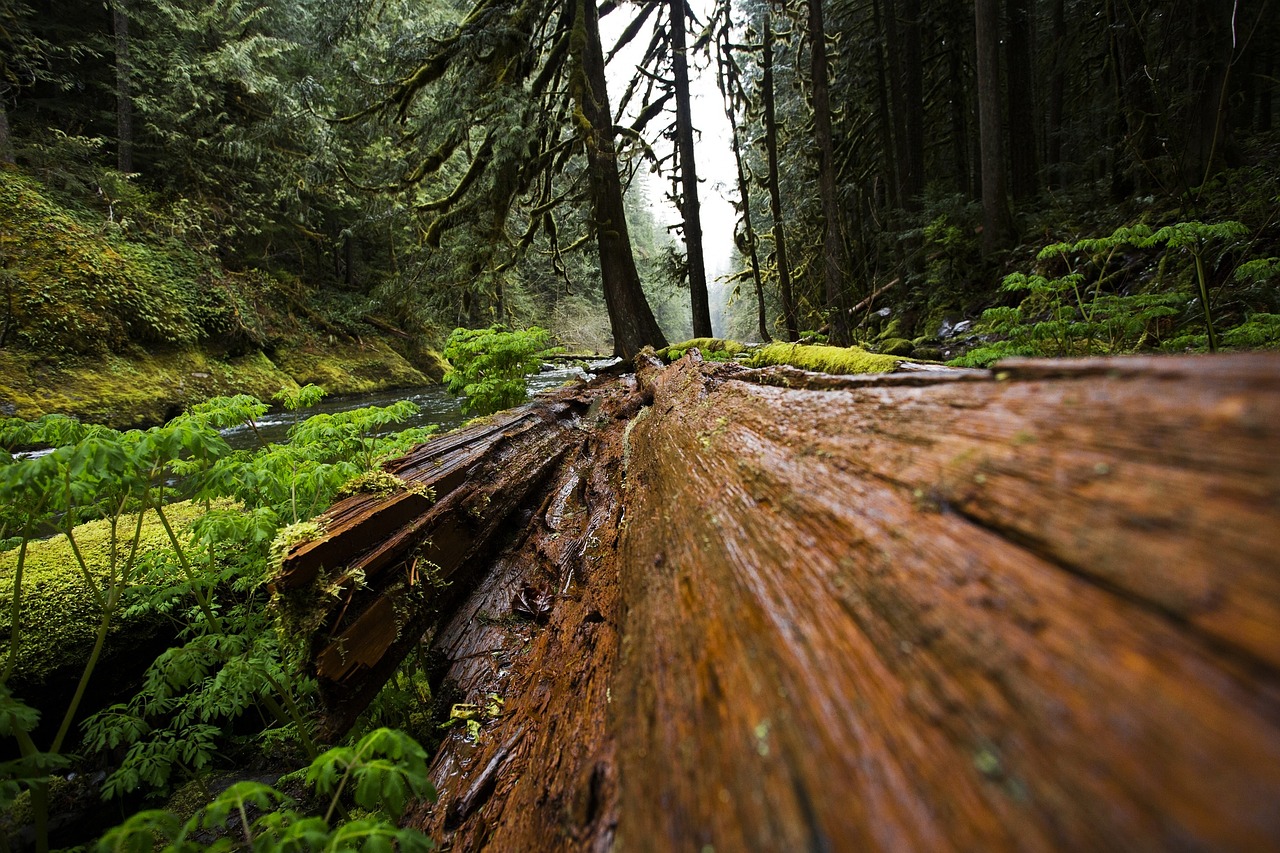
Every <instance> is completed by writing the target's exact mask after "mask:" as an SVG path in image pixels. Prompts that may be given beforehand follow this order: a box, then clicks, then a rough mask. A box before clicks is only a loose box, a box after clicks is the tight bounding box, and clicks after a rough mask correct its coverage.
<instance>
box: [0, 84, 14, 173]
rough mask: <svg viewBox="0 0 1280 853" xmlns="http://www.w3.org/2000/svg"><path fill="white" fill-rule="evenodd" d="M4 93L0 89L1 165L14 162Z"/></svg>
mask: <svg viewBox="0 0 1280 853" xmlns="http://www.w3.org/2000/svg"><path fill="white" fill-rule="evenodd" d="M4 94H5V93H4V91H3V90H2V89H0V163H9V164H12V163H13V162H14V152H13V136H12V135H11V134H10V132H9V113H8V112H7V111H6V110H5V108H4Z"/></svg>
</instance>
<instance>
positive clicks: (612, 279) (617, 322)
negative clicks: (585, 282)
mask: <svg viewBox="0 0 1280 853" xmlns="http://www.w3.org/2000/svg"><path fill="white" fill-rule="evenodd" d="M568 5H569V6H570V8H571V9H573V10H574V15H575V23H574V27H573V34H574V35H573V37H572V38H571V40H570V43H571V50H572V53H573V58H574V61H575V63H576V65H577V68H576V70H575V73H574V83H573V95H574V100H575V103H576V105H577V109H578V110H579V111H580V112H581V113H582V116H583V118H584V120H585V123H586V126H585V127H583V126H581V125H580V126H579V130H580V132H581V134H582V136H583V139H584V142H585V144H586V148H587V178H588V182H589V184H590V192H591V204H592V210H593V212H594V214H595V231H596V240H597V243H598V245H599V248H600V277H601V283H602V286H603V289H604V301H605V306H606V308H607V310H608V312H609V326H610V328H611V329H612V330H613V351H614V355H617V356H620V357H622V358H624V359H630V358H632V357H633V356H635V355H636V354H637V353H638V352H639V351H640V350H641V348H643V347H645V346H652V347H655V348H661V347H664V346H666V345H667V340H666V337H665V336H664V335H663V334H662V329H660V328H659V327H658V321H657V320H655V319H654V316H653V309H651V308H650V307H649V302H648V300H647V299H645V295H644V290H643V289H642V288H641V286H640V274H639V272H637V271H636V261H635V257H634V256H633V255H632V254H631V239H630V237H629V236H628V234H627V215H626V207H625V206H624V203H623V198H622V182H621V180H620V179H619V177H618V151H617V144H616V140H615V139H614V133H613V114H612V113H611V112H610V109H609V92H608V87H607V85H606V81H605V72H604V50H603V49H602V47H601V45H600V21H599V18H598V17H597V13H596V4H595V3H594V2H589V0H569V4H568Z"/></svg>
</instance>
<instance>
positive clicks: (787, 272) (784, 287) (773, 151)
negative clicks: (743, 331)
mask: <svg viewBox="0 0 1280 853" xmlns="http://www.w3.org/2000/svg"><path fill="white" fill-rule="evenodd" d="M762 64H763V65H764V80H763V81H762V83H761V89H762V94H763V99H764V149H765V155H766V156H767V157H768V161H769V175H768V184H769V210H770V212H771V213H772V214H773V249H774V261H775V265H776V268H777V272H778V295H779V296H780V297H781V299H782V324H783V326H784V327H785V328H786V330H787V340H789V341H796V340H799V339H800V321H799V319H798V317H797V315H796V299H795V294H794V293H793V292H792V289H791V266H790V264H789V263H788V262H787V236H786V228H785V227H784V225H783V220H782V187H781V185H780V183H779V179H778V172H779V167H778V116H777V110H776V107H775V103H774V99H775V92H774V83H773V16H772V14H771V13H770V12H769V11H768V10H767V9H766V10H765V13H764V50H763V54H762Z"/></svg>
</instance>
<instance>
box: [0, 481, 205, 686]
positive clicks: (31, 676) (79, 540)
mask: <svg viewBox="0 0 1280 853" xmlns="http://www.w3.org/2000/svg"><path fill="white" fill-rule="evenodd" d="M203 512H204V507H203V506H201V505H196V504H193V503H191V502H184V503H179V504H171V505H169V506H168V507H166V510H165V514H166V517H168V519H169V522H170V524H172V525H173V526H174V529H175V530H181V528H182V527H184V526H185V525H186V524H188V523H189V522H191V521H193V520H194V519H195V518H196V517H197V516H199V515H200V514H202V513H203ZM135 524H136V516H125V517H123V518H121V519H120V521H119V523H118V525H117V533H116V542H115V546H116V549H117V559H118V561H120V562H123V561H124V558H125V556H126V555H127V553H128V550H129V547H130V545H131V542H132V536H133V531H134V526H135ZM73 534H74V536H75V541H76V545H77V547H78V548H79V550H80V553H81V555H82V556H83V557H84V561H85V565H86V566H87V567H88V569H89V576H90V577H91V578H92V579H93V580H94V582H95V583H97V584H99V587H100V588H105V583H106V578H107V577H108V575H109V573H110V570H111V550H112V536H111V527H110V524H109V523H108V522H107V521H105V520H99V521H91V522H88V523H87V524H82V525H80V526H78V527H76V528H75V530H74V531H73ZM18 553H19V551H18V549H17V548H15V549H13V550H10V551H5V552H3V553H0V661H6V662H7V660H8V657H9V653H10V632H11V630H12V625H13V622H12V617H11V608H12V604H13V591H14V589H13V587H14V576H15V572H16V570H17V565H18ZM170 554H172V548H171V546H170V544H169V540H168V538H167V536H166V534H165V531H164V528H163V526H162V525H161V524H160V522H159V519H158V518H157V516H156V515H155V513H154V512H149V513H147V514H146V515H145V516H144V517H143V524H142V533H141V537H140V539H139V545H138V558H137V564H138V565H139V566H142V567H149V569H148V570H149V572H150V573H151V576H150V579H151V580H152V581H162V580H163V578H162V577H157V576H156V574H154V573H155V572H159V573H160V574H161V575H163V574H164V572H165V571H174V570H175V569H168V570H166V569H165V568H164V567H166V566H170V567H172V566H175V565H176V564H175V562H174V561H173V560H172V559H165V557H166V556H167V555H170ZM22 578H23V579H22V600H21V601H22V607H21V613H20V615H19V617H18V626H19V630H18V649H17V659H16V662H15V665H14V670H13V676H12V678H11V680H10V684H11V686H12V687H13V688H14V690H15V692H16V693H18V694H19V695H25V696H26V697H28V701H36V700H38V699H39V697H38V696H37V695H35V694H34V693H32V692H31V691H33V690H36V691H38V690H43V689H44V688H46V687H47V686H49V685H51V684H55V683H64V682H66V681H67V680H69V679H75V678H77V677H79V674H80V670H81V669H82V668H83V667H84V662H85V661H86V660H87V659H88V657H89V652H90V650H91V649H92V648H93V644H94V635H95V632H96V631H97V629H98V624H99V621H100V620H101V616H102V614H101V612H100V610H99V609H98V607H97V605H96V604H95V603H94V595H93V593H92V592H91V591H90V589H89V587H88V585H87V580H86V578H85V575H84V573H83V572H82V571H81V569H80V567H79V563H78V562H77V561H76V559H75V556H74V554H73V552H72V550H71V546H70V543H69V542H68V540H67V537H66V536H65V535H62V534H59V535H57V536H53V537H51V538H49V539H43V540H36V541H32V542H30V543H29V544H28V545H27V553H26V557H25V560H24V565H23V572H22ZM175 580H176V578H175ZM126 601H127V599H126ZM163 623H164V619H163V617H161V616H158V615H157V614H156V613H155V612H154V611H145V612H144V611H142V610H135V611H133V612H132V613H131V612H130V611H129V609H128V608H126V609H125V612H124V613H122V614H120V615H119V616H118V618H117V619H116V621H115V624H114V625H113V626H112V628H111V632H110V634H109V635H108V640H107V645H106V647H105V649H104V659H103V662H104V663H106V664H107V665H108V667H109V666H110V663H111V661H113V660H123V659H125V658H127V657H128V656H129V655H131V654H133V653H134V652H136V651H137V650H138V649H139V648H140V646H141V645H144V644H146V643H147V642H148V641H149V640H150V639H151V638H153V637H154V636H156V634H157V632H159V631H161V630H162V629H163Z"/></svg>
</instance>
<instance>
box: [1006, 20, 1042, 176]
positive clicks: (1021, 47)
mask: <svg viewBox="0 0 1280 853" xmlns="http://www.w3.org/2000/svg"><path fill="white" fill-rule="evenodd" d="M1008 9H1009V38H1008V40H1007V41H1006V42H1005V45H1006V48H1007V53H1006V56H1007V57H1008V61H1007V63H1006V66H1007V69H1008V73H1007V77H1008V83H1009V86H1008V88H1009V164H1010V169H1009V178H1010V179H1009V189H1010V192H1011V194H1012V196H1013V199H1014V200H1015V201H1027V200H1029V199H1031V198H1034V197H1035V195H1036V192H1037V191H1038V189H1039V183H1040V178H1039V172H1040V169H1039V165H1038V162H1037V161H1038V158H1037V157H1036V124H1037V121H1036V118H1037V116H1039V115H1040V111H1039V110H1037V109H1036V100H1035V51H1034V42H1035V20H1034V17H1033V15H1032V2H1031V0H1008Z"/></svg>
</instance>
